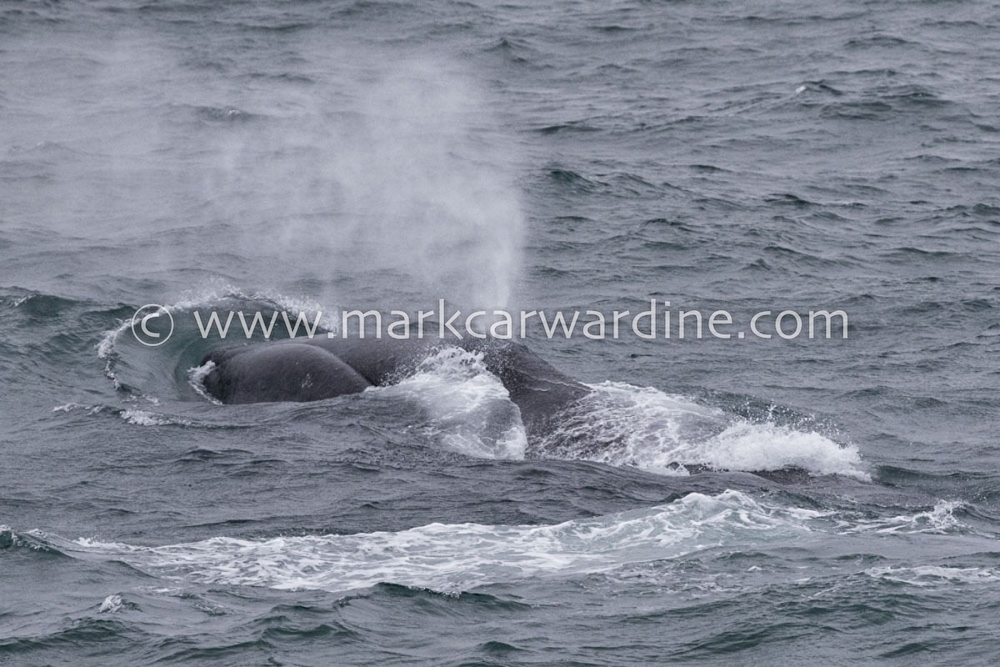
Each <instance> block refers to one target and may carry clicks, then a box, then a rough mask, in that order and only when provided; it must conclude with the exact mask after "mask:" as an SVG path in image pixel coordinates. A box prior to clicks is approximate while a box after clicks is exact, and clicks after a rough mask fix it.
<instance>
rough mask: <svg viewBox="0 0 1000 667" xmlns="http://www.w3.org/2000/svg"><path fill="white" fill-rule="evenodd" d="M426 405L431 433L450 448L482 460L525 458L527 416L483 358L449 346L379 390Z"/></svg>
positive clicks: (428, 426)
mask: <svg viewBox="0 0 1000 667" xmlns="http://www.w3.org/2000/svg"><path fill="white" fill-rule="evenodd" d="M376 391H381V392H383V393H386V394H390V395H392V394H396V395H404V396H407V397H408V398H413V399H415V400H417V401H419V402H420V404H421V406H423V408H424V409H425V410H426V412H427V414H428V416H429V417H430V422H429V423H428V424H427V428H428V429H429V430H430V432H431V434H432V436H435V437H437V438H439V439H440V441H441V442H442V443H443V444H444V445H445V446H446V447H448V448H450V449H452V450H454V451H457V452H460V453H462V454H465V455H467V456H475V457H478V458H491V459H523V458H524V453H525V450H526V449H527V445H528V440H527V436H526V435H525V431H524V425H523V424H522V422H521V413H520V410H518V408H517V406H516V405H514V404H513V403H512V402H511V401H510V394H509V393H508V392H507V390H506V389H505V388H504V386H503V383H501V382H500V380H499V379H497V377H496V376H494V375H492V374H491V373H490V372H489V371H488V370H486V366H485V365H484V364H483V357H482V354H481V353H472V352H468V351H466V350H461V349H459V348H455V347H447V348H443V349H442V350H440V351H438V352H437V353H436V354H435V355H433V356H431V357H430V358H428V359H426V360H424V361H423V362H421V364H420V365H419V366H418V368H417V371H416V372H415V373H414V374H413V375H411V376H409V377H407V378H405V379H404V380H403V381H401V382H400V383H399V384H397V385H395V386H392V387H385V388H380V389H377V390H376Z"/></svg>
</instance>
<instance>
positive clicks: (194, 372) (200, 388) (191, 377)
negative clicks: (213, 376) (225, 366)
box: [188, 361, 222, 405]
mask: <svg viewBox="0 0 1000 667" xmlns="http://www.w3.org/2000/svg"><path fill="white" fill-rule="evenodd" d="M213 368H215V362H214V361H206V362H205V363H204V364H202V365H201V366H195V367H194V368H189V369H188V384H190V385H191V388H192V389H194V390H195V392H196V393H197V394H198V395H199V396H201V397H202V398H204V399H205V400H207V401H209V402H210V403H215V404H216V405H222V401H220V400H218V399H217V398H215V397H214V396H212V395H211V394H209V393H208V391H207V390H206V389H205V377H206V376H208V374H209V373H211V372H212V369H213Z"/></svg>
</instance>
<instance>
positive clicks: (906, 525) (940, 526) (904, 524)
mask: <svg viewBox="0 0 1000 667" xmlns="http://www.w3.org/2000/svg"><path fill="white" fill-rule="evenodd" d="M963 506H964V503H962V502H960V501H957V500H939V501H937V502H936V503H935V504H934V508H933V509H931V510H929V511H927V512H917V513H915V514H900V515H898V516H894V517H886V518H880V519H851V520H843V521H841V522H840V527H841V528H842V529H844V532H848V533H883V534H889V533H905V534H912V533H937V534H940V533H948V532H953V531H955V530H962V529H967V526H965V524H963V523H962V522H960V521H959V520H958V519H957V518H955V510H957V509H960V508H962V507H963Z"/></svg>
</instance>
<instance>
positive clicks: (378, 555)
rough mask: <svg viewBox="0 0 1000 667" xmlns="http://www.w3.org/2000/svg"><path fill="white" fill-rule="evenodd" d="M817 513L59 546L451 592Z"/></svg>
mask: <svg viewBox="0 0 1000 667" xmlns="http://www.w3.org/2000/svg"><path fill="white" fill-rule="evenodd" d="M816 516H820V513H818V512H815V511H812V510H805V509H798V508H791V509H789V508H781V507H777V506H768V505H764V504H761V503H758V502H757V501H755V500H753V499H752V498H750V497H749V496H747V495H745V494H743V493H740V492H738V491H725V492H723V493H721V494H719V495H718V496H714V497H713V496H708V495H703V494H700V493H692V494H690V495H688V496H685V497H684V498H681V499H679V500H677V501H675V502H673V503H670V504H669V505H664V506H659V507H654V508H649V509H643V510H633V511H629V512H623V513H619V514H613V515H608V516H603V517H598V518H593V519H583V520H575V521H567V522H564V523H561V524H557V525H551V526H525V525H520V526H489V525H483V524H474V523H464V524H439V523H434V524H429V525H426V526H420V527H417V528H411V529H409V530H404V531H400V532H375V533H361V534H355V535H322V536H303V537H276V538H272V539H263V540H246V539H236V538H230V537H214V538H211V539H208V540H203V541H200V542H193V543H183V544H174V545H166V546H160V547H145V546H133V545H129V544H123V543H117V542H101V541H97V540H90V539H83V538H81V539H78V540H76V541H75V542H71V543H67V544H66V545H64V546H63V548H64V549H66V550H67V551H72V552H79V553H80V554H81V555H82V556H86V557H89V558H93V557H103V558H109V559H114V560H123V561H125V562H126V563H128V564H130V565H132V566H134V567H137V568H139V569H140V570H143V571H146V572H148V573H151V574H155V575H157V576H162V577H167V578H178V579H181V580H184V581H187V582H195V583H202V584H209V585H242V586H264V587H269V588H275V589H283V590H288V589H320V590H327V591H344V590H350V589H356V588H367V587H370V586H374V585H376V584H379V583H395V584H401V585H406V586H412V587H421V588H430V589H432V590H436V591H441V592H459V591H462V590H469V589H471V588H475V587H478V586H483V585H487V584H492V583H498V582H509V581H515V580H521V579H525V578H529V577H536V576H567V575H574V574H581V573H584V574H586V573H593V572H601V571H605V570H608V569H613V568H616V567H619V566H621V565H626V564H632V563H640V562H648V561H656V560H661V559H669V558H676V557H678V556H681V555H684V554H687V553H690V552H693V551H699V550H702V549H705V548H711V547H714V546H719V545H725V544H733V543H741V542H745V541H752V542H754V543H761V542H767V541H774V540H787V539H794V538H795V537H797V536H801V535H804V534H806V533H808V532H809V529H808V528H807V527H806V526H805V525H804V521H806V520H808V519H810V518H813V517H816Z"/></svg>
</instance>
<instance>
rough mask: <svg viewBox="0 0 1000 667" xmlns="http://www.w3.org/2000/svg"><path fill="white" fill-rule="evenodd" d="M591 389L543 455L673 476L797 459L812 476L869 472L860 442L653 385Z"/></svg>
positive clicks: (768, 466) (776, 465)
mask: <svg viewBox="0 0 1000 667" xmlns="http://www.w3.org/2000/svg"><path fill="white" fill-rule="evenodd" d="M592 389H593V390H594V391H593V393H592V394H590V395H589V396H586V397H584V399H582V401H581V402H580V403H579V405H578V406H577V408H576V409H574V410H573V411H572V413H571V414H568V415H566V420H565V422H564V423H563V424H561V425H560V428H559V430H558V431H556V432H555V433H554V434H553V435H552V436H550V437H548V438H547V440H546V442H545V443H544V444H543V446H542V451H543V454H544V455H551V456H557V457H559V458H568V459H585V460H592V461H600V462H604V463H608V464H611V465H616V466H633V467H637V468H642V469H644V470H649V471H651V472H657V473H661V474H673V475H684V474H687V472H686V470H685V469H684V468H682V467H680V466H681V465H708V466H710V467H713V468H716V469H719V470H742V471H757V470H780V469H782V468H786V467H790V466H796V467H799V468H802V469H804V470H807V471H809V472H810V473H812V474H815V475H829V474H840V475H848V476H851V477H856V478H859V479H864V480H868V479H869V476H868V474H867V473H865V472H864V471H863V470H862V469H861V465H862V464H861V457H860V454H859V453H858V450H857V447H855V446H853V445H847V446H842V445H839V444H837V443H835V442H834V441H832V440H830V439H829V438H827V437H826V436H824V435H821V434H819V433H816V432H814V431H806V430H800V429H797V428H793V427H791V426H784V425H777V424H774V423H772V422H764V423H751V422H748V421H746V420H743V419H734V418H733V417H731V416H729V415H727V414H725V413H724V412H722V411H721V410H718V409H715V408H710V407H706V406H703V405H699V404H698V403H695V402H694V401H692V400H691V399H688V398H686V397H683V396H677V395H670V394H665V393H664V392H662V391H659V390H658V389H653V388H650V387H635V386H632V385H628V384H623V383H617V382H604V383H602V384H599V385H594V386H592Z"/></svg>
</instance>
